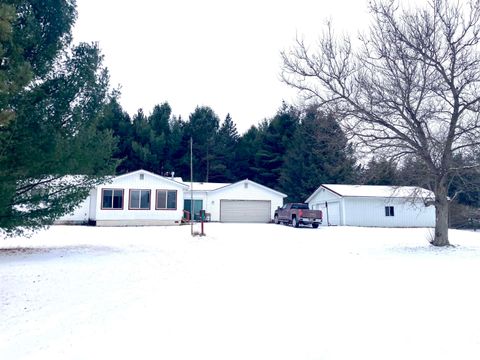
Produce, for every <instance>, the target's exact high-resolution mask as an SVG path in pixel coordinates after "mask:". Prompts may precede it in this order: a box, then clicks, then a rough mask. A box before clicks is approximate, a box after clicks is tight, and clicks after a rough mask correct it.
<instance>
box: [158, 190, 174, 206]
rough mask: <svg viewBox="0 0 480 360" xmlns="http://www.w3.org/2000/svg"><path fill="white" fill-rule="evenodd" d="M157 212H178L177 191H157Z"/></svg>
mask: <svg viewBox="0 0 480 360" xmlns="http://www.w3.org/2000/svg"><path fill="white" fill-rule="evenodd" d="M155 208H156V209H157V210H176V209H177V191H176V190H157V204H156V206H155Z"/></svg>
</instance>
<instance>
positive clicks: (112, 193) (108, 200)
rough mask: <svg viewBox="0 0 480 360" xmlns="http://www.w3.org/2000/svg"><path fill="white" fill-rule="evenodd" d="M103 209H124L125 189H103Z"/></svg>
mask: <svg viewBox="0 0 480 360" xmlns="http://www.w3.org/2000/svg"><path fill="white" fill-rule="evenodd" d="M102 209H109V210H122V209H123V189H102Z"/></svg>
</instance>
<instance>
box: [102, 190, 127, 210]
mask: <svg viewBox="0 0 480 360" xmlns="http://www.w3.org/2000/svg"><path fill="white" fill-rule="evenodd" d="M105 190H107V191H112V207H111V208H106V207H104V206H103V198H104V193H105ZM115 191H121V192H122V207H119V208H114V207H113V202H114V200H113V199H114V198H115V196H114V195H115ZM124 207H125V189H120V188H102V197H101V203H100V209H101V210H123V209H124Z"/></svg>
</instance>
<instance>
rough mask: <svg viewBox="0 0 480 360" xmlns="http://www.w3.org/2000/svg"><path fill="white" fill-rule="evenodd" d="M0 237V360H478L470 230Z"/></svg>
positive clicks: (221, 228) (276, 229)
mask: <svg viewBox="0 0 480 360" xmlns="http://www.w3.org/2000/svg"><path fill="white" fill-rule="evenodd" d="M206 232H207V236H206V237H204V238H198V237H196V238H192V237H191V236H190V227H188V226H185V227H136V228H94V227H67V226H56V227H52V228H51V229H50V230H48V231H43V232H41V233H39V234H37V235H35V236H34V237H33V238H30V239H25V238H15V239H0V291H1V292H0V359H2V360H9V359H49V360H50V359H162V360H176V359H189V360H198V359H208V360H217V359H218V360H233V359H238V360H240V359H241V360H282V359H285V360H287V359H288V360H307V359H308V360H321V359H322V360H330V359H369V360H370V359H382V360H383V359H389V360H391V359H402V360H404V359H422V360H424V359H436V360H437V359H449V360H451V359H475V360H478V359H479V358H480V285H479V284H480V233H474V232H467V231H453V230H452V231H451V232H450V238H451V242H452V243H454V244H456V245H457V246H456V247H451V248H443V249H436V248H431V247H430V246H429V245H428V242H427V239H428V237H429V236H430V235H429V230H426V229H373V228H348V227H331V228H320V229H316V230H314V229H308V228H305V229H294V228H291V227H286V226H280V225H253V224H207V225H206Z"/></svg>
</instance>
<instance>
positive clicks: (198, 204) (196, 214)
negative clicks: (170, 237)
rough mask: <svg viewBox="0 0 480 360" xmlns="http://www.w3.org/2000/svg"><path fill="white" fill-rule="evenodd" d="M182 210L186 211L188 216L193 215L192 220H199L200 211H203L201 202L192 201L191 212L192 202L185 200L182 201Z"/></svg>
mask: <svg viewBox="0 0 480 360" xmlns="http://www.w3.org/2000/svg"><path fill="white" fill-rule="evenodd" d="M183 210H185V211H188V212H189V213H190V214H192V212H193V213H194V216H193V219H194V220H200V210H203V200H197V199H193V211H192V200H190V199H185V200H184V201H183Z"/></svg>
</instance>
